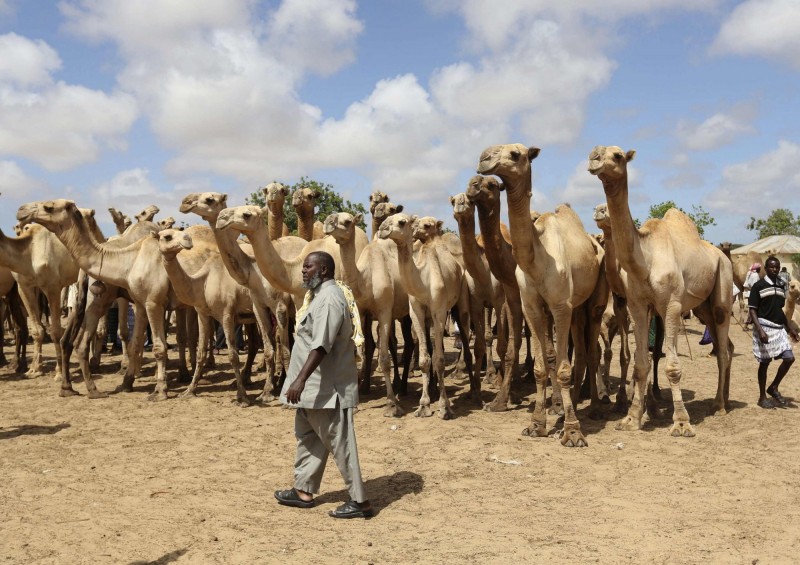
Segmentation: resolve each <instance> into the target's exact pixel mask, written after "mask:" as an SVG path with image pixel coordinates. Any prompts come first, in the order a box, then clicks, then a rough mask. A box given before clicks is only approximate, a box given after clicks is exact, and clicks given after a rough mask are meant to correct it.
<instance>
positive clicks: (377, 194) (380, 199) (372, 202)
mask: <svg viewBox="0 0 800 565" xmlns="http://www.w3.org/2000/svg"><path fill="white" fill-rule="evenodd" d="M388 202H389V195H388V194H386V193H385V192H383V191H380V190H375V191H373V192H372V194H370V195H369V214H370V216H372V233H371V234H370V240H371V241H374V240H375V238H376V237H377V236H378V229H379V228H380V227H381V223H382V222H383V220H385V219H386V217H381V218H378V217H377V216H376V215H375V211H376V210H377V207H378V204H385V203H388ZM402 208H403V207H402V206H400V210H395V212H394V213H395V214H396V213H397V212H402V211H403V209H402ZM388 215H389V214H385V216H388ZM382 216H384V214H382Z"/></svg>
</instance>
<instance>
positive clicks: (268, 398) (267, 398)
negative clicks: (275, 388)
mask: <svg viewBox="0 0 800 565" xmlns="http://www.w3.org/2000/svg"><path fill="white" fill-rule="evenodd" d="M276 398H277V397H276V396H275V395H274V394H272V393H271V392H262V393H261V394H259V395H258V396H256V402H260V403H262V404H266V403H267V402H272V401H273V400H275V399H276Z"/></svg>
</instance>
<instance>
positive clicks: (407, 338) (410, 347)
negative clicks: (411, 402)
mask: <svg viewBox="0 0 800 565" xmlns="http://www.w3.org/2000/svg"><path fill="white" fill-rule="evenodd" d="M392 330H393V331H394V324H392ZM400 331H401V332H402V334H403V357H402V361H401V363H402V365H403V377H402V379H401V378H400V373H399V371H398V363H397V351H396V347H397V340H396V339H394V337H392V339H393V340H394V341H395V351H394V353H393V358H392V361H393V363H394V368H395V369H394V382H393V387H394V389H395V390H397V391H399V392H400V395H402V396H405V395H406V394H408V373H409V371H410V370H411V360H412V358H413V357H414V350H415V347H414V339H415V337H414V328H413V324H412V323H411V316H405V317H403V318H401V319H400Z"/></svg>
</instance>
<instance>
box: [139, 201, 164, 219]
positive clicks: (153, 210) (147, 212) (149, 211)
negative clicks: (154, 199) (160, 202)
mask: <svg viewBox="0 0 800 565" xmlns="http://www.w3.org/2000/svg"><path fill="white" fill-rule="evenodd" d="M160 211H161V210H159V208H158V206H156V205H155V204H150V205H149V206H148V207H146V208H145V209H144V210H142V211H141V212H139V213H138V214H136V215H135V216H134V218H136V221H137V222H152V221H153V218H155V216H156V214H158V213H159V212H160Z"/></svg>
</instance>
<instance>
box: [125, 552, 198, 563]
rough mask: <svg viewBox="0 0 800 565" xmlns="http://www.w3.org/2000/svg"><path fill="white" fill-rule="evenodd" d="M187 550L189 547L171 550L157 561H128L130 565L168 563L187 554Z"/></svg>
mask: <svg viewBox="0 0 800 565" xmlns="http://www.w3.org/2000/svg"><path fill="white" fill-rule="evenodd" d="M187 551H189V548H183V549H176V550H175V551H170V552H169V553H165V554H164V555H162V556H161V557H159V558H158V559H156V560H155V561H144V560H137V561H131V562H130V563H128V565H167V563H172V562H173V561H177V560H178V559H179V558H180V557H182V556H183V555H184V554H186V552H187Z"/></svg>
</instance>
